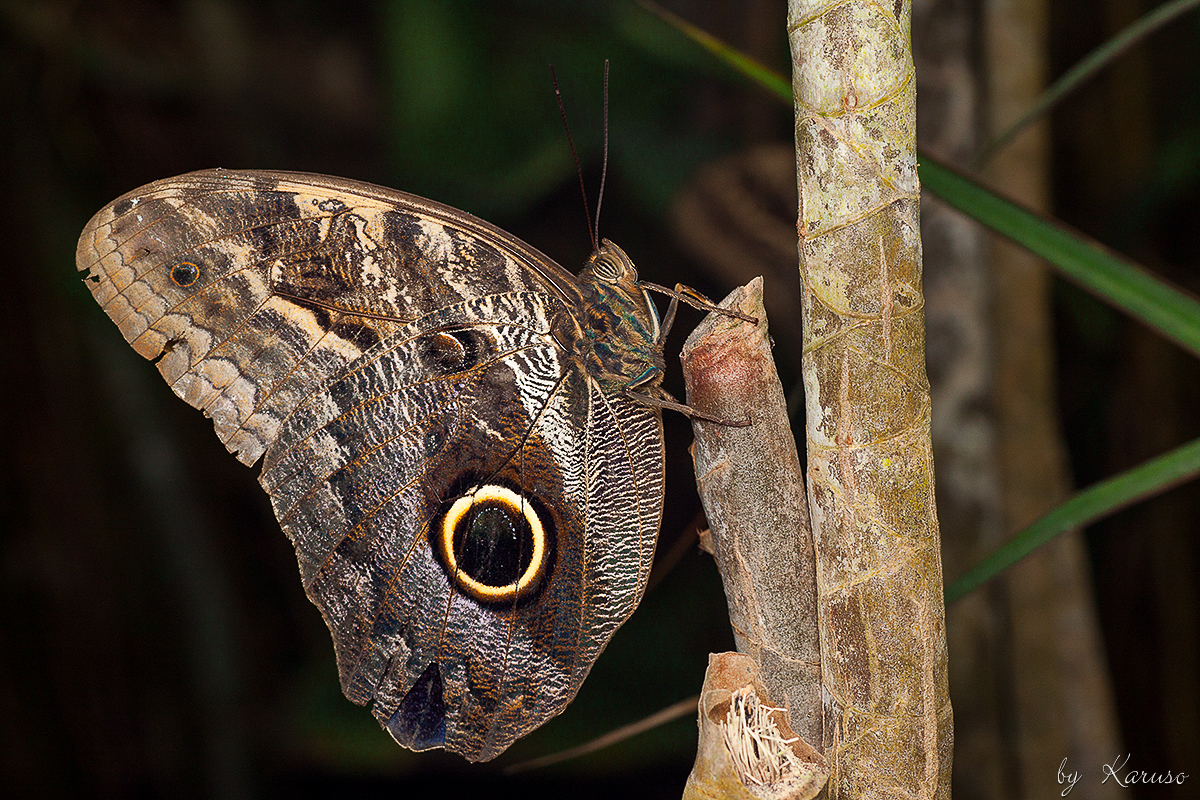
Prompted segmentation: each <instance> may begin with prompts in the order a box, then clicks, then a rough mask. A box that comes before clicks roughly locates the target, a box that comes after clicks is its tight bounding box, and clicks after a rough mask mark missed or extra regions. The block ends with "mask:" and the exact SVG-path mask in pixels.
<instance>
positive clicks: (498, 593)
mask: <svg viewBox="0 0 1200 800" xmlns="http://www.w3.org/2000/svg"><path fill="white" fill-rule="evenodd" d="M489 501H491V502H494V503H498V504H500V505H503V506H505V507H506V508H508V509H509V510H510V511H511V512H512V513H514V514H521V515H523V516H524V517H525V521H526V522H527V523H529V534H530V537H531V538H532V539H533V553H532V554H531V555H530V559H529V566H528V567H526V568H525V571H524V572H523V573H522V574H521V577H520V578H518V579H517V581H516V582H515V583H510V584H505V585H504V586H489V585H487V584H486V583H480V582H479V581H477V580H475V579H474V578H472V577H471V576H470V575H468V574H467V573H466V572H463V571H462V570H460V569H459V568H458V560H457V559H456V558H455V556H454V529H455V527H456V526H457V525H458V523H459V522H461V521H462V519H463V517H464V516H466V514H467V513H468V512H469V511H470V510H471V508H472V506H474V505H475V504H476V503H486V502H489ZM437 542H438V549H440V550H441V551H442V558H444V559H445V560H446V568H447V569H448V570H449V571H450V574H451V575H453V576H454V581H455V583H456V584H458V586H459V588H460V589H462V590H463V591H465V592H466V593H467V594H469V595H471V596H472V597H474V598H475V599H477V600H483V601H485V602H491V603H494V602H503V601H505V600H516V599H519V598H521V597H524V596H525V595H526V594H528V593H529V592H530V591H532V590H533V589H534V588H535V587H536V586H537V585H538V581H539V579H540V578H541V576H542V571H543V570H544V569H545V567H546V531H545V528H543V527H542V521H541V520H540V519H538V515H537V512H536V511H534V509H533V506H532V505H530V503H529V501H528V500H525V499H523V498H522V497H521V496H520V495H518V494H517V493H516V492H514V491H513V490H511V489H509V488H507V487H504V486H497V485H495V484H488V485H486V486H478V487H476V488H474V489H472V490H470V491H469V492H467V493H466V494H465V495H463V496H462V497H460V498H458V499H457V500H455V501H454V504H453V505H451V506H450V510H449V511H447V512H446V515H445V516H444V517H442V525H441V528H440V530H439V531H438V537H437Z"/></svg>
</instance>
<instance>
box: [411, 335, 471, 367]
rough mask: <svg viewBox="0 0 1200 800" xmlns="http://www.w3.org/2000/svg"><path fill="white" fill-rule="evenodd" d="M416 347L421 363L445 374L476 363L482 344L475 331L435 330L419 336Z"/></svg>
mask: <svg viewBox="0 0 1200 800" xmlns="http://www.w3.org/2000/svg"><path fill="white" fill-rule="evenodd" d="M417 348H418V354H419V357H420V359H421V363H423V364H424V365H425V366H426V367H428V368H429V369H430V370H432V371H434V372H436V373H439V374H446V373H452V372H462V371H464V370H467V369H470V368H471V367H473V366H475V365H476V364H478V363H479V358H480V355H481V353H482V351H483V349H484V344H483V342H481V341H480V334H479V333H478V332H477V331H473V330H454V331H436V332H434V333H431V334H427V335H425V336H423V337H421V339H420V341H419V342H418V343H417Z"/></svg>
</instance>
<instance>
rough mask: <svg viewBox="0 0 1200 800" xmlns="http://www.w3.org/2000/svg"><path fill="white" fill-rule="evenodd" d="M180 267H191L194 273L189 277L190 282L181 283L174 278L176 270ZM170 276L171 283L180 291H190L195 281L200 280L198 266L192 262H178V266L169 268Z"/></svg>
mask: <svg viewBox="0 0 1200 800" xmlns="http://www.w3.org/2000/svg"><path fill="white" fill-rule="evenodd" d="M182 267H191V268H192V269H193V270H194V272H193V273H192V275H191V280H190V281H188V282H187V283H184V282H183V281H181V280H179V279H178V278H176V277H175V272H176V270H178V269H180V268H182ZM170 275H171V283H173V284H175V285H176V286H178V287H179V288H181V289H190V288H192V287H193V286H195V285H196V281H198V280H200V265H199V264H197V263H195V262H194V261H180V262H179V263H178V264H176V265H175V266H173V267H171V273H170Z"/></svg>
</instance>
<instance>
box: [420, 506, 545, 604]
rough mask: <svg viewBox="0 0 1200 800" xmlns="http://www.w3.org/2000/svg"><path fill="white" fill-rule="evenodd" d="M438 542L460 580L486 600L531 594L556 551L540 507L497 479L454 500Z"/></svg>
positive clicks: (439, 551) (463, 586)
mask: <svg viewBox="0 0 1200 800" xmlns="http://www.w3.org/2000/svg"><path fill="white" fill-rule="evenodd" d="M434 547H435V548H436V549H437V554H438V557H439V559H440V560H441V562H442V564H443V565H444V566H445V568H446V571H447V572H448V573H449V575H450V578H451V580H453V581H454V584H455V585H456V586H457V587H458V588H459V589H460V590H462V591H463V592H464V593H465V594H467V595H468V596H469V597H472V598H474V599H476V600H478V601H480V602H483V603H504V602H509V603H511V602H514V601H516V600H520V599H521V598H523V597H527V596H528V595H529V594H531V593H532V592H533V591H534V590H536V589H537V588H538V586H539V585H540V584H541V582H542V579H543V578H544V577H545V574H546V571H547V565H548V563H549V561H550V557H551V556H550V543H549V541H548V535H547V532H546V526H544V525H543V524H542V520H541V519H540V518H539V516H538V511H537V509H536V508H534V506H533V505H532V504H531V503H530V502H529V500H528V498H522V497H521V496H520V495H518V494H517V493H516V492H514V491H512V490H511V489H508V488H507V487H504V486H497V485H495V484H488V485H485V486H478V487H476V488H474V489H471V490H470V491H468V492H467V493H466V494H464V495H463V496H462V497H460V498H458V499H457V500H455V501H454V503H453V504H452V505H451V506H450V509H449V510H448V511H447V512H446V513H445V514H444V515H443V516H442V518H441V520H440V521H439V523H438V525H437V529H436V531H435V534H434Z"/></svg>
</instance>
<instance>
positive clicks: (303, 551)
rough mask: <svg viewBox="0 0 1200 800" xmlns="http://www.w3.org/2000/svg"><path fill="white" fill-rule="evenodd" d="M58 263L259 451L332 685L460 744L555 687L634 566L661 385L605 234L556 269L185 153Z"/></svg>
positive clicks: (484, 738) (422, 740)
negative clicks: (329, 647)
mask: <svg viewBox="0 0 1200 800" xmlns="http://www.w3.org/2000/svg"><path fill="white" fill-rule="evenodd" d="M77 262H78V268H79V269H80V270H87V271H88V276H87V284H88V286H89V288H90V290H91V292H92V294H93V296H94V297H95V298H96V300H97V302H99V303H100V305H101V306H102V307H103V308H104V310H105V312H107V314H108V315H109V317H111V318H112V320H113V321H114V322H115V323H116V324H117V326H118V327H119V328H120V329H121V333H122V334H123V335H124V336H125V339H126V340H127V341H128V342H129V343H130V344H131V345H133V347H134V349H135V350H137V352H138V353H140V354H141V355H142V356H144V357H146V358H148V359H151V360H153V361H154V362H155V363H156V365H157V366H158V370H159V372H161V373H162V375H163V377H164V378H165V379H166V381H167V383H168V384H170V386H171V388H172V389H173V390H174V391H175V393H176V394H177V395H179V396H180V397H182V398H183V399H184V400H186V401H187V402H188V403H190V404H191V405H193V406H195V407H196V408H199V409H201V410H202V411H204V413H205V414H207V415H208V416H210V417H212V419H213V424H214V426H215V428H216V432H217V435H218V436H219V437H220V439H221V441H222V442H224V443H225V446H226V447H228V448H229V450H230V451H231V452H233V453H234V455H236V456H237V457H238V459H240V460H241V461H242V462H243V463H245V464H247V465H251V464H253V463H254V462H256V461H258V460H259V459H260V458H262V461H263V466H262V473H261V475H260V477H259V482H260V483H261V484H262V486H263V488H264V489H265V490H266V492H267V494H268V495H269V496H270V498H271V504H272V506H273V508H274V511H275V515H276V517H277V518H278V520H279V524H280V525H281V526H282V528H283V530H284V532H285V533H286V534H287V536H288V538H289V539H290V540H291V542H292V544H293V545H294V546H295V548H296V558H297V560H298V562H299V565H300V576H301V579H302V582H303V584H304V589H305V591H306V592H307V594H308V596H309V598H310V599H311V600H312V602H313V603H315V604H316V606H317V607H318V608H320V609H321V613H322V615H323V616H324V618H325V622H326V624H327V625H328V626H329V630H330V633H331V634H332V636H333V643H334V649H335V651H336V654H337V664H338V672H339V673H340V677H341V683H342V689H343V691H344V692H345V694H346V696H347V697H348V698H349V699H350V700H352V701H353V702H355V703H358V704H360V705H365V704H368V703H369V704H370V707H371V711H372V713H373V714H374V715H375V717H376V719H377V720H378V721H379V723H380V724H381V725H382V726H383V727H384V728H386V729H387V730H388V731H389V732H390V733H391V734H392V736H393V737H395V739H396V740H397V741H398V742H399V743H400V744H402V745H404V746H406V747H409V748H412V749H414V750H425V749H429V748H433V747H444V748H446V749H447V750H452V751H454V752H456V753H460V754H461V755H463V756H465V757H466V758H467V759H469V760H472V761H480V760H486V759H490V758H493V757H495V756H496V755H498V754H499V753H501V752H502V751H503V750H504V749H505V748H506V747H508V746H509V745H510V744H511V743H512V742H513V741H514V740H515V739H517V738H518V737H520V736H522V735H524V734H525V733H527V732H529V731H530V730H532V729H533V728H535V727H537V726H538V725H540V724H542V723H543V722H545V721H546V720H547V719H549V718H550V717H552V716H554V715H555V714H557V713H559V712H560V711H561V710H562V709H563V708H564V707H565V706H566V704H567V703H568V702H570V700H571V699H572V698H573V697H574V695H575V693H576V691H577V690H578V689H579V686H580V684H581V683H582V681H583V679H584V677H585V676H586V675H587V672H588V670H589V669H590V668H591V665H592V663H593V662H594V661H595V659H596V657H597V656H598V655H599V654H600V651H601V650H602V649H603V648H604V646H605V645H606V644H607V642H608V640H609V638H610V637H611V636H612V635H613V632H614V631H615V630H616V629H617V627H618V626H619V625H620V624H621V623H622V622H624V621H625V619H626V618H628V616H629V615H630V614H631V613H632V612H633V609H634V607H635V606H636V605H637V604H638V601H639V600H640V599H641V596H642V592H643V591H644V589H645V587H646V578H647V576H648V574H649V572H650V565H651V561H652V560H653V557H654V546H655V539H656V536H657V533H658V526H659V519H660V516H661V512H662V502H663V436H662V417H661V411H660V409H661V407H664V406H667V407H671V406H674V405H675V404H673V403H671V402H670V401H669V400H668V399H667V398H668V396H667V395H666V394H665V392H663V391H662V389H661V388H660V381H661V379H662V371H663V355H662V337H663V334H664V330H665V326H664V325H660V321H659V317H658V313H657V311H656V310H655V307H654V305H653V303H652V302H651V301H650V298H649V295H648V294H647V293H646V288H645V286H646V285H644V284H641V283H639V281H638V277H637V273H636V271H635V270H634V267H633V264H632V262H631V261H630V260H629V258H628V257H627V256H626V255H625V253H624V252H622V251H621V249H620V248H618V247H617V246H616V245H613V244H611V243H609V242H607V241H606V242H604V243H603V244H602V245H601V246H600V247H599V248H598V250H597V252H595V253H594V254H593V255H592V257H591V258H590V259H589V261H588V263H587V265H586V266H585V267H584V269H583V270H582V271H581V272H580V273H579V275H578V276H576V275H572V274H570V273H569V272H567V271H566V270H564V269H563V268H562V267H560V266H558V265H557V264H555V263H554V262H553V261H551V260H550V259H549V258H547V257H546V256H544V255H542V254H541V253H540V252H538V251H537V250H535V249H533V248H532V247H529V246H528V245H526V244H524V243H523V242H521V241H519V240H517V239H516V238H514V237H512V236H510V235H509V234H507V233H504V232H503V231H501V230H499V229H498V228H495V227H493V226H491V225H489V224H487V223H486V222H483V221H481V220H479V219H476V218H475V217H472V216H471V215H469V214H466V213H463V212H461V211H456V210H454V209H451V208H448V207H446V206H443V205H440V204H438V203H434V202H431V201H429V200H424V199H422V198H419V197H414V196H412V195H408V194H403V193H401V192H396V191H392V190H389V189H384V188H381V187H377V186H372V185H368V184H365V183H358V182H355V181H349V180H341V179H338V178H329V177H323V176H319V175H307V174H299V173H283V172H235V171H227V170H209V171H204V172H194V173H191V174H188V175H183V176H180V177H177V178H170V179H167V180H162V181H158V182H156V183H152V184H149V185H148V186H144V187H142V188H141V189H138V190H136V191H134V192H131V193H130V194H127V195H125V196H124V197H121V198H119V199H118V200H116V201H114V202H112V203H111V204H109V205H108V206H107V207H105V208H104V209H103V210H101V211H100V212H99V213H98V214H96V216H95V217H93V218H92V220H91V221H90V222H89V223H88V225H87V227H86V228H85V229H84V231H83V235H82V236H81V237H80V240H79V248H78V253H77ZM656 288H657V287H656ZM676 299H679V298H676ZM673 312H674V301H673V302H672V308H671V311H670V312H668V318H669V317H671V316H672V315H673ZM668 324H669V323H668Z"/></svg>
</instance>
